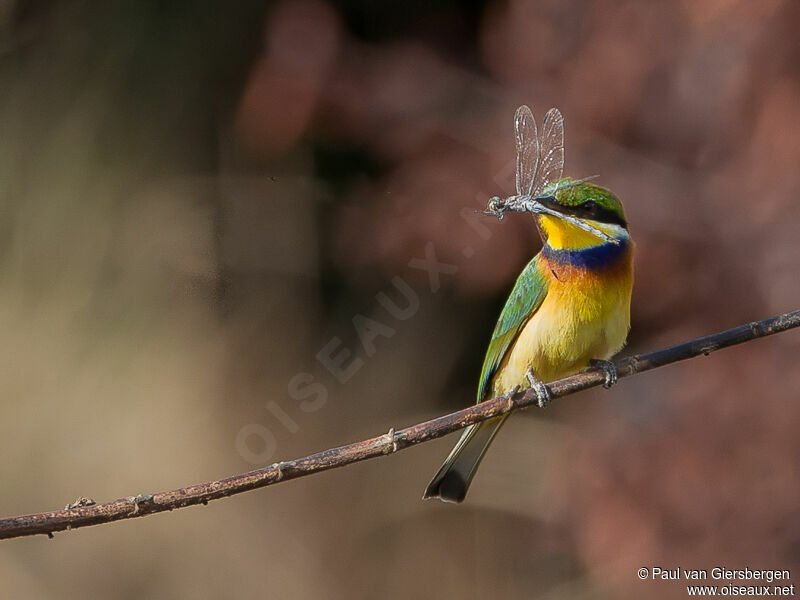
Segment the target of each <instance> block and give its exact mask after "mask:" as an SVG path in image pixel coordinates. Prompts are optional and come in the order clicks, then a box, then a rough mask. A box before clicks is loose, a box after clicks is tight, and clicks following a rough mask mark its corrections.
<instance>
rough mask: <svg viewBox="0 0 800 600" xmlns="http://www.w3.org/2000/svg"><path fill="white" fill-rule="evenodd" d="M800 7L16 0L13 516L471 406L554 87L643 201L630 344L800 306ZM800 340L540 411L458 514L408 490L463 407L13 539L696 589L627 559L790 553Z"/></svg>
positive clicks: (653, 594)
mask: <svg viewBox="0 0 800 600" xmlns="http://www.w3.org/2000/svg"><path fill="white" fill-rule="evenodd" d="M798 27H800V5H798V3H797V2H794V1H792V0H763V1H761V2H751V1H747V0H711V1H705V2H691V1H689V0H686V1H678V2H670V3H666V2H651V1H645V0H631V1H612V0H568V1H563V0H547V1H543V2H523V1H520V0H508V1H471V2H453V1H445V0H441V1H436V2H417V1H406V2H388V3H371V2H365V1H362V0H343V1H340V2H325V1H323V0H283V1H281V2H278V3H264V2H254V1H250V0H245V1H240V2H236V3H233V4H223V3H218V2H208V1H197V0H192V1H188V0H175V1H173V2H170V3H161V2H147V1H141V0H138V1H135V2H134V1H132V0H110V1H108V2H88V1H84V0H74V1H70V2H55V1H49V0H0V206H1V207H2V208H1V210H0V232H1V235H0V332H1V335H2V340H3V342H2V345H1V346H0V394H1V395H2V402H0V513H1V514H2V516H11V515H15V514H22V513H28V512H37V511H42V510H51V509H57V508H61V507H63V506H64V505H66V504H68V503H69V502H72V501H73V500H75V499H76V498H77V497H79V496H88V497H91V498H93V499H95V500H97V501H98V502H100V501H107V500H112V499H115V498H119V497H122V496H129V495H135V494H138V493H144V492H154V491H157V490H163V489H170V488H174V487H178V486H182V485H187V484H190V483H195V482H200V481H206V480H210V479H216V478H220V477H224V476H227V475H231V474H234V473H237V472H242V471H246V470H249V469H252V468H256V467H259V466H265V465H267V464H270V463H272V462H274V461H276V460H283V459H285V460H288V459H291V458H296V457H299V456H303V455H305V454H308V453H311V452H314V451H317V450H321V449H324V448H327V447H330V446H334V445H339V444H343V443H347V442H351V441H355V440H358V439H361V438H364V437H367V436H372V435H377V434H380V433H382V432H385V431H387V430H388V429H389V428H390V427H395V428H400V427H404V426H406V425H409V424H412V423H415V422H418V421H420V420H423V419H427V418H431V417H434V416H437V415H440V414H443V413H445V412H448V411H453V410H456V409H458V408H461V407H464V406H466V405H468V404H470V403H472V402H473V401H474V395H475V388H476V385H477V378H478V374H479V372H480V365H481V362H482V358H483V353H484V351H485V348H486V345H487V343H488V339H489V336H490V333H491V331H492V329H493V327H494V322H495V319H496V318H497V315H498V314H499V311H500V309H501V307H502V305H503V303H504V301H505V298H506V295H507V293H508V291H509V290H510V287H511V286H512V284H513V281H514V279H515V277H516V275H517V273H518V272H519V271H520V270H521V268H522V267H523V265H524V264H525V263H526V262H527V261H528V260H529V259H530V257H531V256H532V255H533V254H534V253H535V252H537V251H538V249H539V247H540V241H539V239H538V235H537V233H536V229H535V227H534V225H533V222H532V219H531V218H530V217H528V216H524V215H510V216H509V218H507V219H504V220H503V222H502V223H499V222H498V221H497V220H496V219H491V218H488V217H483V216H481V215H477V214H475V212H474V211H475V209H480V208H482V207H484V206H485V203H486V200H487V198H488V197H489V196H491V195H494V194H509V193H511V192H512V191H513V169H514V162H513V161H514V154H513V152H514V143H513V123H512V117H513V113H514V110H515V108H516V107H517V106H518V105H519V104H522V103H527V104H530V105H531V106H533V107H534V109H535V111H536V113H537V114H538V115H539V116H540V117H541V116H542V115H543V114H544V112H545V111H546V110H547V109H548V108H549V107H551V106H558V107H559V108H560V109H561V111H562V112H563V114H564V115H565V118H566V148H567V161H566V165H567V166H566V174H569V175H571V176H575V177H583V176H587V175H593V174H598V175H599V178H598V180H597V181H598V183H600V184H601V185H605V186H608V187H610V188H611V189H613V190H614V191H615V192H616V193H617V194H618V195H619V196H620V198H621V199H622V200H623V202H624V203H625V207H626V211H627V216H628V220H629V222H630V227H631V231H632V234H633V236H634V239H635V240H636V242H637V257H636V269H637V271H636V285H635V290H634V299H633V315H632V321H633V325H632V330H631V335H630V338H629V346H628V348H627V349H626V350H624V352H640V351H646V350H649V349H654V348H657V347H660V346H663V345H668V344H672V343H677V342H679V341H683V340H684V339H688V338H692V337H695V336H699V335H703V334H707V333H711V332H713V331H716V330H719V329H724V328H728V327H732V326H735V325H738V324H740V323H743V322H746V321H750V320H754V319H759V318H763V317H767V316H770V315H773V314H777V313H781V312H785V311H788V310H791V309H796V308H798V307H800V306H799V301H800V272H799V271H800V244H798V234H800V230H799V229H798V223H799V222H800V204H799V203H798V194H800V169H798V168H797V164H798V163H797V161H798V157H800V79H798V74H799V73H800V37H798V36H797V31H798ZM426 257H427V258H426ZM434 260H435V262H436V263H437V264H438V266H437V269H436V270H435V271H432V273H433V274H431V273H429V270H430V268H429V267H427V265H428V264H431V263H432V261H434ZM440 271H441V272H440ZM365 331H368V332H369V333H368V337H369V339H368V340H367V341H366V343H365V341H364V332H365ZM359 333H360V335H359ZM798 351H800V335H798V334H797V333H795V332H789V333H785V334H782V335H780V336H776V337H774V338H769V339H766V340H759V341H756V342H753V343H750V344H746V345H743V346H740V347H737V348H734V349H730V350H725V351H724V352H721V353H719V354H715V355H713V356H712V357H709V358H705V359H695V360H693V361H689V362H686V363H681V364H679V365H674V366H670V367H667V368H663V369H659V370H656V371H654V372H650V373H647V374H643V375H641V376H638V377H635V378H631V379H626V380H624V381H622V382H621V383H620V384H619V385H618V386H616V387H615V388H614V390H613V391H612V392H606V391H603V390H593V391H590V392H585V393H581V394H579V395H576V396H573V397H571V398H569V399H566V400H564V401H557V402H554V403H553V404H552V405H551V406H550V407H548V409H547V410H545V411H540V410H530V411H526V412H524V413H520V414H519V415H517V416H515V417H514V418H513V419H511V420H510V422H509V424H508V425H507V426H506V427H505V428H504V430H503V432H502V435H500V436H499V437H498V439H497V441H496V443H495V444H494V446H493V448H492V450H491V452H490V453H489V455H488V456H487V458H486V460H485V461H484V463H483V466H482V468H481V470H480V472H479V474H478V476H477V477H476V480H475V482H474V485H473V487H472V490H471V492H470V495H469V497H468V498H467V501H466V502H465V503H464V504H463V505H460V506H445V505H442V504H439V503H423V502H421V501H420V496H421V494H422V490H423V489H424V486H425V485H426V484H427V482H428V480H429V478H430V477H431V476H432V474H433V473H434V472H435V470H436V469H437V468H438V466H439V464H440V462H441V460H442V459H443V458H444V456H445V455H446V454H447V452H449V450H450V447H451V445H452V444H453V443H454V442H455V439H456V436H455V435H454V436H450V437H448V438H446V439H441V440H437V441H434V442H431V443H427V444H423V445H421V446H418V447H415V448H413V449H409V450H406V451H404V452H402V453H400V454H397V455H394V456H391V457H387V458H383V459H380V460H375V461H370V462H366V463H360V464H358V465H354V466H351V467H348V468H345V469H341V470H337V471H331V472H326V473H323V474H320V475H317V476H314V477H310V478H306V479H302V480H297V481H293V482H290V483H287V484H281V485H278V486H275V487H271V488H269V489H266V490H261V491H256V492H251V493H248V494H245V495H242V496H238V497H235V498H231V499H227V500H224V501H219V502H213V503H211V504H210V505H208V506H207V507H197V508H190V509H186V510H181V511H177V512H175V513H170V514H161V515H156V516H151V517H148V518H145V519H137V520H133V521H127V522H121V523H116V524H111V525H106V526H102V527H94V528H87V529H83V530H81V531H76V532H71V533H60V534H56V536H55V539H53V540H48V539H47V538H46V537H44V536H39V537H36V538H28V539H20V540H12V541H6V542H3V543H2V544H0V581H2V582H3V583H2V587H3V590H4V591H3V595H4V596H5V597H8V598H33V599H36V598H85V597H103V598H188V597H191V598H221V597H229V598H254V597H276V598H375V597H379V596H380V597H381V598H400V597H403V598H405V597H419V598H429V597H436V598H457V599H464V598H490V597H497V598H532V597H536V598H549V599H553V600H556V599H575V598H578V599H588V598H599V599H605V598H641V597H648V598H676V597H678V598H682V597H684V596H685V593H686V592H685V589H684V588H683V585H682V584H681V583H679V582H642V581H640V580H639V579H638V577H637V576H636V570H637V569H638V568H639V567H642V566H647V567H650V566H653V565H660V566H663V567H665V568H675V567H677V566H681V567H683V568H709V569H710V568H711V567H713V566H717V565H722V566H726V567H728V568H743V567H745V566H747V567H750V568H760V569H766V568H789V569H795V571H794V572H793V575H794V577H795V578H796V577H797V575H798V573H800V570H798V569H800V474H799V473H800V469H798V458H800V436H798V425H800V404H798V402H797V401H798V390H799V389H800V369H798V367H797V356H798ZM333 364H336V365H339V367H338V368H334V367H332V365H333ZM326 365H327V366H326ZM794 582H795V583H796V584H800V581H799V580H797V579H795V580H794Z"/></svg>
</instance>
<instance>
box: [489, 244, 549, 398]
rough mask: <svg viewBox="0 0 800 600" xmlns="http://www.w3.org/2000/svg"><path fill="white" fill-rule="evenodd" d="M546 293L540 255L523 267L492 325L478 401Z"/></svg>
mask: <svg viewBox="0 0 800 600" xmlns="http://www.w3.org/2000/svg"><path fill="white" fill-rule="evenodd" d="M545 295H547V281H546V280H545V278H544V277H543V276H542V274H541V271H540V270H539V255H538V254H537V255H536V256H534V257H533V260H531V262H529V263H528V265H527V266H526V267H525V268H524V269H523V270H522V273H520V275H519V277H518V278H517V283H516V284H514V289H513V290H511V295H510V296H509V297H508V300H506V305H505V306H504V307H503V311H502V312H501V313H500V318H499V319H498V320H497V325H495V328H494V333H493V334H492V341H491V342H489V349H488V350H487V351H486V358H485V359H484V360H483V369H481V381H480V386H479V387H478V402H483V400H485V399H486V398H485V397H484V396H485V394H487V393H488V391H489V382H490V381H491V380H492V377H493V376H494V374H495V372H496V371H497V369H498V367H499V366H500V363H501V362H503V357H504V356H505V355H506V352H507V351H508V349H509V348H510V347H511V344H513V342H514V340H515V339H517V336H518V335H519V332H520V331H522V327H523V326H524V325H525V323H526V322H527V321H528V319H530V318H531V317H532V316H533V315H534V314H535V313H536V311H537V310H539V306H541V304H542V301H543V300H544V297H545Z"/></svg>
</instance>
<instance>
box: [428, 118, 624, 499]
mask: <svg viewBox="0 0 800 600" xmlns="http://www.w3.org/2000/svg"><path fill="white" fill-rule="evenodd" d="M553 111H555V109H551V111H549V112H548V116H549V117H550V121H549V125H548V117H545V123H544V127H543V135H542V137H541V138H539V137H538V136H536V129H535V122H534V121H533V116H532V114H531V113H530V110H529V109H528V108H527V107H520V109H519V110H518V111H517V115H516V117H515V124H516V133H517V194H516V195H514V196H510V197H508V198H506V199H505V200H501V199H499V198H493V199H492V200H491V201H490V204H489V207H488V212H490V213H491V214H496V215H497V216H498V217H502V215H503V214H504V213H505V212H506V211H508V210H514V211H529V212H532V213H534V215H535V216H536V221H537V225H538V228H539V231H540V234H541V235H542V238H543V240H544V247H543V249H542V251H541V252H540V253H539V254H537V255H536V256H535V257H534V258H533V259H532V260H531V261H530V263H528V265H527V266H526V267H525V269H524V270H523V271H522V273H521V274H520V276H519V277H518V279H517V282H516V284H515V285H514V288H513V290H512V291H511V294H510V296H509V298H508V300H507V301H506V305H505V307H504V308H503V311H502V312H501V314H500V318H499V319H498V322H497V325H496V326H495V330H494V333H493V334H492V340H491V342H490V344H489V349H488V351H487V353H486V358H485V360H484V364H483V369H482V371H481V377H480V383H479V387H478V402H481V401H483V400H486V399H487V398H490V397H494V396H500V395H504V394H508V393H511V392H513V391H514V390H515V389H519V388H526V387H529V386H533V387H535V388H536V389H537V393H540V390H541V394H542V395H540V404H541V405H544V403H545V402H546V394H547V392H546V388H545V387H544V386H543V385H542V382H543V381H544V382H547V381H553V380H555V379H559V378H561V377H565V376H567V375H570V374H573V373H576V372H578V371H580V370H582V369H584V368H585V367H586V366H587V365H589V364H590V363H591V361H592V360H599V361H604V360H606V359H608V358H610V357H611V356H613V355H614V354H615V353H616V352H618V351H619V350H620V348H622V346H623V345H624V344H625V339H626V337H627V333H628V328H629V323H630V298H631V290H632V287H633V242H632V241H631V239H630V236H629V234H628V230H627V223H626V222H625V216H624V213H623V209H622V204H621V203H620V201H619V200H618V199H617V197H616V196H615V195H614V194H613V193H612V192H610V191H609V190H607V189H605V188H602V187H600V186H597V185H594V184H591V183H588V182H587V181H585V180H581V181H574V180H571V179H561V173H562V170H563V119H561V118H560V113H558V111H555V112H556V113H558V114H557V116H552V115H553ZM531 123H533V125H532V126H531ZM554 123H555V125H554ZM531 135H533V136H535V141H531V139H530V136H531ZM548 157H550V158H548ZM553 157H555V159H553ZM534 162H535V163H536V164H533V163H534ZM542 163H544V165H545V168H544V170H543V171H542V170H541V165H542ZM613 379H614V378H613V377H611V373H609V379H608V381H609V383H611V382H613V381H612V380H613ZM506 418H507V416H504V417H498V418H495V419H491V420H489V421H485V422H483V423H479V424H476V425H472V426H470V427H468V428H467V429H465V430H464V433H463V434H462V436H461V439H460V440H459V441H458V443H457V444H456V446H455V448H454V449H453V451H452V452H451V453H450V455H449V456H448V458H447V460H446V461H445V463H444V464H443V465H442V467H441V469H439V471H438V472H437V474H436V475H435V476H434V478H433V480H432V481H431V483H430V484H429V486H428V488H427V489H426V491H425V496H424V497H426V498H430V497H437V498H440V499H441V500H444V501H448V502H460V501H462V500H463V499H464V497H465V496H466V493H467V489H468V488H469V485H470V482H471V481H472V477H473V476H474V474H475V471H476V469H477V467H478V465H479V464H480V461H481V459H482V458H483V455H484V453H485V452H486V450H487V449H488V447H489V445H490V443H491V442H492V440H493V439H494V436H495V435H496V434H497V432H498V431H499V429H500V427H501V426H502V424H503V423H504V422H505V419H506Z"/></svg>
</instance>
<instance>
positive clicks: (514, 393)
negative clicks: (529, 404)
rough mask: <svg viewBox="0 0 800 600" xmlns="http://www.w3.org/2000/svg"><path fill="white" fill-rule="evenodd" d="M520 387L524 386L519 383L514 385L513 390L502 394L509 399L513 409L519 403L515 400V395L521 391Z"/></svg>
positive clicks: (504, 398) (505, 398)
mask: <svg viewBox="0 0 800 600" xmlns="http://www.w3.org/2000/svg"><path fill="white" fill-rule="evenodd" d="M520 387H522V386H519V385H517V386H514V389H513V390H511V391H510V392H508V393H507V394H503V395H502V396H500V397H501V398H502V399H503V400H508V402H509V404H510V405H511V409H512V410H513V409H515V408H516V407H517V403H516V401H515V400H514V396H516V395H517V392H518V391H519V388H520Z"/></svg>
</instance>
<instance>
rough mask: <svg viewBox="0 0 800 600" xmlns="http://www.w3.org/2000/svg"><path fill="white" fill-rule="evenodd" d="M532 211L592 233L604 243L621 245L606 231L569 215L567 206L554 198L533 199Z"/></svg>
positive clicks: (540, 197) (541, 197)
mask: <svg viewBox="0 0 800 600" xmlns="http://www.w3.org/2000/svg"><path fill="white" fill-rule="evenodd" d="M531 211H532V212H533V213H535V214H540V215H550V216H551V217H555V218H557V219H561V220H562V221H565V222H566V223H569V224H570V225H574V226H575V227H578V228H579V229H583V230H584V231H586V232H588V233H591V234H592V235H594V236H595V237H598V238H600V239H601V240H603V241H604V242H611V243H612V244H619V240H616V239H614V238H613V237H611V236H610V235H608V234H607V233H606V232H605V231H601V230H599V229H598V228H597V227H595V226H594V225H590V224H589V223H587V222H586V221H584V220H583V219H579V218H578V217H576V216H574V215H571V214H569V212H567V211H568V209H567V208H566V207H565V206H562V205H561V204H559V203H558V202H556V199H555V198H554V197H553V196H539V197H537V198H534V199H533V207H532V209H531Z"/></svg>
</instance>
